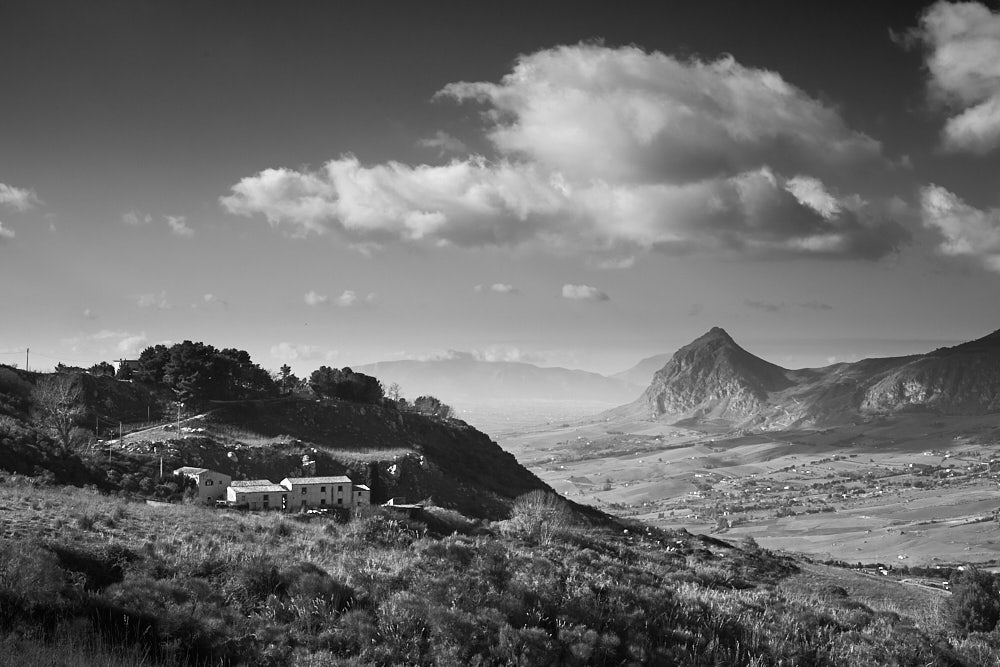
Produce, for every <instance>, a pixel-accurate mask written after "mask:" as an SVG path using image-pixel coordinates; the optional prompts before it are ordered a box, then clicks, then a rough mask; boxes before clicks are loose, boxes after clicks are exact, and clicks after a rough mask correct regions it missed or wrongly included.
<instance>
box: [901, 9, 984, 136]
mask: <svg viewBox="0 0 1000 667" xmlns="http://www.w3.org/2000/svg"><path fill="white" fill-rule="evenodd" d="M910 38H911V39H915V40H917V41H919V42H921V43H922V44H923V45H924V47H925V50H926V55H925V57H926V66H927V77H928V80H927V87H928V93H929V95H930V98H931V100H932V102H934V103H936V104H938V105H940V106H942V107H943V108H945V109H946V110H947V111H948V113H949V114H950V116H949V118H948V120H947V121H946V122H945V126H944V130H943V132H942V143H943V145H944V148H945V149H947V150H950V151H963V152H970V153H979V154H985V153H988V152H990V151H993V150H995V149H996V148H997V147H1000V12H994V11H991V10H990V8H989V7H987V6H986V5H985V4H982V3H979V2H958V3H951V2H943V1H939V2H936V3H934V4H933V5H931V6H930V7H928V8H927V10H926V11H925V12H924V13H923V15H922V16H921V17H920V23H919V26H918V27H917V28H915V29H914V30H913V31H912V32H911V33H910Z"/></svg>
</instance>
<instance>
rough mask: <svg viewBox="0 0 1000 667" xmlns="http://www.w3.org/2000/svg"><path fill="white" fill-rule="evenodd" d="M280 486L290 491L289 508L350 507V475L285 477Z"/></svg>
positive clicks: (351, 504)
mask: <svg viewBox="0 0 1000 667" xmlns="http://www.w3.org/2000/svg"><path fill="white" fill-rule="evenodd" d="M281 486H283V487H285V488H286V489H287V490H288V491H289V492H290V496H289V498H290V503H291V504H290V505H289V508H290V509H296V510H299V509H313V508H319V509H323V508H328V507H352V506H353V503H352V501H353V499H354V496H353V493H352V486H353V484H352V482H351V478H350V477H345V476H343V475H338V476H335V477H286V478H285V479H283V480H281Z"/></svg>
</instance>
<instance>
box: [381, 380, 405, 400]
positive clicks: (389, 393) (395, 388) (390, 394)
mask: <svg viewBox="0 0 1000 667" xmlns="http://www.w3.org/2000/svg"><path fill="white" fill-rule="evenodd" d="M402 396H403V389H402V388H401V387H400V386H399V384H398V383H396V382H393V383H392V384H390V385H389V388H388V389H386V390H385V397H386V398H388V399H389V400H390V401H392V402H393V403H399V399H400V398H402Z"/></svg>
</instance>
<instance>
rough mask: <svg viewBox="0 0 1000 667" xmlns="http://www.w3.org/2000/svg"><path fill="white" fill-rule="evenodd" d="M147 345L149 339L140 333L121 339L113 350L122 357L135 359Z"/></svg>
mask: <svg viewBox="0 0 1000 667" xmlns="http://www.w3.org/2000/svg"><path fill="white" fill-rule="evenodd" d="M148 343H149V339H148V338H146V334H145V333H141V334H137V335H133V336H126V337H125V338H122V339H121V340H119V341H118V343H117V344H116V345H115V349H116V350H118V352H119V353H120V354H121V355H122V356H124V357H136V356H138V355H139V353H140V352H142V351H143V350H144V349H146V347H148Z"/></svg>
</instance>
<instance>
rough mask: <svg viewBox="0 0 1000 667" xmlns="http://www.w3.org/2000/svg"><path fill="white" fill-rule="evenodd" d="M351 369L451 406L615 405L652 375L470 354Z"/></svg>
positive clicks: (637, 390) (628, 398) (637, 391)
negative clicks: (640, 377)
mask: <svg viewBox="0 0 1000 667" xmlns="http://www.w3.org/2000/svg"><path fill="white" fill-rule="evenodd" d="M352 368H353V370H355V371H359V372H361V373H366V374H368V375H373V376H375V377H377V378H378V379H379V380H381V381H382V384H383V385H384V386H388V385H389V384H391V383H393V382H395V383H397V384H398V385H399V386H400V387H401V388H402V390H403V393H404V395H405V396H406V397H407V398H410V399H413V398H416V397H417V396H419V395H422V394H431V395H433V396H436V397H438V398H440V399H441V400H442V401H445V402H446V403H449V402H468V401H475V402H485V401H526V400H544V401H579V402H601V403H607V404H609V405H615V404H621V403H625V402H626V401H631V400H633V399H634V398H635V397H636V396H638V395H639V394H641V393H642V390H643V388H644V387H645V386H646V385H647V384H649V379H650V377H652V372H651V373H650V375H649V377H647V378H646V379H645V380H644V381H642V382H630V381H627V380H625V379H621V378H617V377H606V376H604V375H600V374H598V373H590V372H587V371H580V370H570V369H568V368H559V367H541V366H535V365H534V364H529V363H524V362H512V361H482V360H479V359H476V358H474V357H472V356H471V355H461V356H457V357H455V358H444V359H431V360H426V361H420V360H403V361H381V362H378V363H374V364H366V365H363V366H353V367H352ZM626 372H628V371H626Z"/></svg>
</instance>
